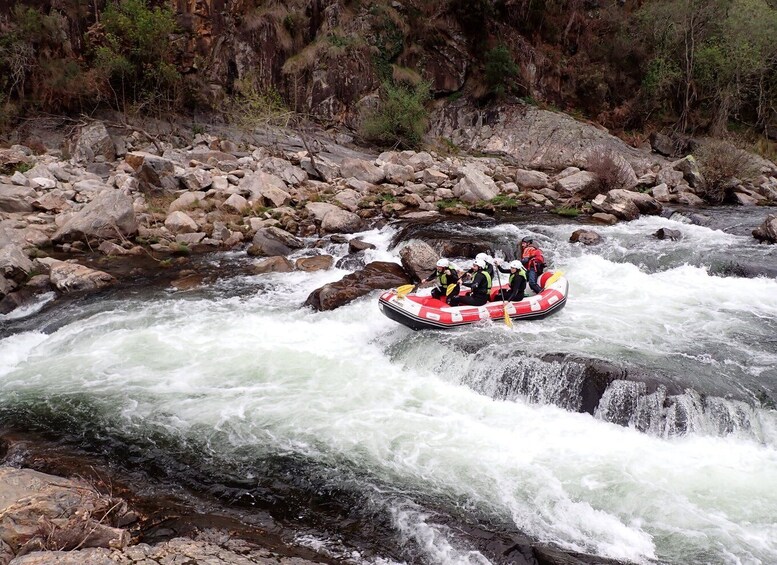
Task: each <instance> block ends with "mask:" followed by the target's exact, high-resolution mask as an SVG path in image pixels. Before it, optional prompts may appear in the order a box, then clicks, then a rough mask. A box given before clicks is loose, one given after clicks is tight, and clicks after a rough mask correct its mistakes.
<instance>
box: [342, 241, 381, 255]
mask: <svg viewBox="0 0 777 565" xmlns="http://www.w3.org/2000/svg"><path fill="white" fill-rule="evenodd" d="M367 249H375V246H374V245H373V244H372V243H367V242H366V241H362V240H361V239H358V238H353V239H351V240H349V241H348V251H349V253H358V252H359V251H365V250H367Z"/></svg>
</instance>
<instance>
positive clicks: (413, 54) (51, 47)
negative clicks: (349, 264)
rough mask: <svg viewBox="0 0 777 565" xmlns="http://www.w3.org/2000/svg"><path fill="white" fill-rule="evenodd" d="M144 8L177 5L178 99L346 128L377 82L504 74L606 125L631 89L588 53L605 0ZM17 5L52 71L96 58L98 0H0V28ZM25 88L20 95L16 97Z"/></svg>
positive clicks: (511, 82)
mask: <svg viewBox="0 0 777 565" xmlns="http://www.w3.org/2000/svg"><path fill="white" fill-rule="evenodd" d="M148 4H149V5H157V6H158V5H161V6H167V7H171V8H173V10H174V12H175V15H176V20H177V22H178V27H179V30H178V32H177V33H175V34H174V38H173V41H172V48H173V50H174V51H175V54H174V55H171V57H172V58H174V60H175V66H176V67H177V69H178V71H179V72H180V73H181V74H182V75H183V76H184V78H185V81H186V83H187V91H188V92H189V93H191V96H189V97H188V98H187V100H188V101H187V103H186V105H188V106H193V105H195V104H196V105H202V106H209V107H212V108H219V107H220V105H221V103H222V102H223V101H224V100H225V99H226V98H227V97H228V96H230V95H231V94H232V93H234V92H235V90H240V88H241V85H242V84H245V83H247V82H248V83H251V84H253V85H255V86H258V87H259V88H260V89H265V90H270V89H271V90H273V91H277V92H278V93H280V94H281V96H282V97H283V99H284V100H285V101H286V103H287V104H288V105H289V106H291V107H292V108H293V109H295V110H297V111H300V112H304V113H308V114H312V115H314V116H315V117H317V118H319V119H322V120H325V121H335V122H340V123H345V124H348V125H350V126H353V125H355V124H356V123H357V121H358V117H359V114H360V112H361V110H362V108H363V107H365V106H370V105H372V104H373V103H374V98H375V96H376V94H377V91H378V89H379V87H380V85H381V83H382V82H383V81H385V80H388V79H393V80H394V81H395V82H405V83H408V84H413V83H416V82H418V81H420V80H424V81H426V82H428V84H429V85H430V90H431V93H432V95H433V96H434V97H435V98H437V99H441V98H444V97H447V96H456V97H457V96H458V95H459V94H460V93H461V94H467V95H470V96H472V97H473V98H474V99H476V100H480V101H484V100H488V99H489V97H491V96H492V95H493V92H494V83H495V81H496V82H500V81H504V85H503V86H506V87H507V89H506V90H507V92H509V93H510V94H514V95H517V96H522V97H526V98H527V99H533V100H537V101H541V102H544V103H548V104H552V105H554V106H556V107H558V108H559V109H561V110H570V109H573V108H582V109H583V111H584V113H585V114H586V115H587V116H588V117H590V118H594V119H599V121H603V122H604V123H605V125H610V124H607V120H608V119H611V118H613V117H616V118H617V117H618V112H619V111H622V106H623V104H624V102H626V101H627V100H628V97H629V96H630V95H633V92H634V90H635V89H632V88H630V83H629V78H628V77H627V76H625V75H623V73H621V74H618V73H610V72H607V71H606V69H605V65H604V63H601V62H597V61H599V60H601V59H602V58H604V57H605V54H603V53H602V50H603V49H604V47H603V46H602V44H601V41H598V39H597V38H600V37H601V35H602V34H607V33H610V34H612V26H610V28H608V27H607V25H605V24H603V23H602V22H605V23H606V22H610V23H612V22H613V21H615V19H617V17H620V18H623V17H624V16H623V14H625V12H624V11H623V10H620V8H618V6H616V5H615V4H613V5H612V6H609V7H602V6H599V4H598V3H588V2H585V1H583V0H575V1H572V2H566V3H561V4H564V5H563V6H562V5H561V4H559V5H556V4H557V3H548V2H544V3H543V2H539V3H538V2H528V1H525V0H499V1H496V2H492V1H490V0H472V1H465V0H432V1H429V0H403V1H398V0H393V1H392V0H377V1H372V2H366V1H361V0H289V1H285V2H280V1H275V0H168V1H166V2H165V1H164V0H160V1H152V0H149V2H148ZM539 4H542V6H541V7H539V8H538V7H537V6H538V5H539ZM589 4H590V5H589ZM546 5H547V6H546ZM20 6H24V7H29V8H33V9H34V10H36V11H38V12H40V14H41V15H42V17H43V18H44V22H45V24H46V25H47V26H52V25H57V26H59V28H60V29H59V32H61V33H62V34H63V36H64V37H66V38H67V40H63V41H61V42H58V43H57V42H53V43H52V42H49V44H48V45H44V44H45V38H39V39H38V41H39V42H40V44H38V45H35V46H34V50H35V52H36V53H37V54H38V56H39V55H40V54H41V53H44V52H48V53H49V54H50V53H52V52H54V51H57V52H58V53H56V57H57V58H56V59H55V60H56V61H59V62H58V63H57V64H56V65H54V67H59V68H64V65H63V64H61V62H62V61H64V62H66V63H68V64H71V63H74V62H77V65H79V66H81V67H82V68H83V69H89V68H90V65H93V64H95V62H94V60H95V55H94V53H95V51H94V47H95V45H96V43H95V41H94V39H95V37H99V36H100V34H101V33H102V29H101V17H102V16H103V15H104V12H105V10H106V6H107V4H106V2H105V0H96V1H95V2H83V1H79V0H37V1H36V0H27V1H26V2H8V1H7V0H0V31H2V30H3V29H4V26H5V29H10V28H9V27H8V26H9V22H11V20H13V17H14V10H15V9H18V8H19V7H20ZM618 10H620V12H617V11H618ZM614 14H615V15H614ZM618 14H620V15H618ZM614 18H615V19H614ZM17 20H18V17H17ZM52 22H54V23H52ZM17 27H18V22H17ZM62 46H65V47H66V48H65V47H62ZM0 48H2V46H1V45H0ZM496 48H499V49H506V53H507V55H506V56H507V57H508V61H507V63H503V64H507V65H508V66H509V68H511V69H512V70H511V71H510V73H509V76H507V75H505V76H500V75H499V72H500V71H499V68H497V73H496V76H494V72H493V71H492V72H491V75H490V76H489V75H488V70H487V61H488V57H489V53H490V52H493V51H494V49H496ZM90 49H91V51H90ZM612 49H617V46H613V47H612ZM1 56H2V53H0V58H1ZM8 61H10V59H8ZM8 61H7V63H8ZM8 65H10V63H8ZM0 66H2V61H1V60H0ZM9 68H10V67H9ZM603 69H604V70H603ZM50 74H51V73H50ZM52 76H54V75H52ZM65 78H66V77H65ZM615 80H618V81H620V82H619V83H618V85H615V84H614V82H613V81H615ZM30 82H32V81H28V83H30ZM37 82H38V84H39V87H38V88H39V90H42V91H44V92H47V89H50V88H53V87H51V86H50V85H51V84H53V83H54V82H56V81H54V80H50V79H49V78H48V77H47V75H45V73H44V74H43V77H42V78H39V79H38V81H37ZM74 83H76V84H78V85H83V84H86V81H82V80H78V81H74ZM610 83H613V84H610ZM6 86H8V85H6ZM17 87H18V85H17ZM72 90H73V89H72V88H70V87H66V88H64V90H63V92H64V93H69V94H71V95H72ZM86 94H87V93H79V96H81V97H82V98H85V97H86ZM26 97H27V93H26V92H25V93H22V92H20V93H19V94H18V98H26ZM52 97H53V98H56V95H53V96H49V98H52ZM44 98H45V97H44ZM111 98H113V93H111V92H107V93H103V95H102V99H103V100H106V99H107V100H110V99H111ZM79 100H81V98H79ZM81 110H83V108H81Z"/></svg>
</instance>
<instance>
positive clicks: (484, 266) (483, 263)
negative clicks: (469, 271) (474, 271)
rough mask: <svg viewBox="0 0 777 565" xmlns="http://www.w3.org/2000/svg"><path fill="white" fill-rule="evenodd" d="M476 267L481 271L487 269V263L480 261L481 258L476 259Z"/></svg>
mask: <svg viewBox="0 0 777 565" xmlns="http://www.w3.org/2000/svg"><path fill="white" fill-rule="evenodd" d="M475 265H477V266H478V267H480V268H481V269H485V268H486V262H485V261H484V260H483V259H480V258H477V259H475Z"/></svg>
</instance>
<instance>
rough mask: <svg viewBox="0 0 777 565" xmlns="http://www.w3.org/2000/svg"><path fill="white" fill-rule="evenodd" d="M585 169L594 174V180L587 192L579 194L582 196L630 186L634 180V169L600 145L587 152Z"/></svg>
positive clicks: (586, 196)
mask: <svg viewBox="0 0 777 565" xmlns="http://www.w3.org/2000/svg"><path fill="white" fill-rule="evenodd" d="M586 170H587V171H589V172H591V173H593V174H594V175H596V182H595V183H594V184H593V185H592V186H591V187H590V189H589V191H588V194H585V195H583V194H581V195H580V196H582V197H584V198H590V197H592V196H596V195H597V194H602V193H604V192H609V191H610V190H615V189H619V188H631V187H630V185H631V184H632V181H633V180H634V171H632V170H631V168H630V167H629V165H628V163H626V162H625V161H624V160H623V159H622V158H619V156H618V155H616V154H615V153H613V152H612V151H611V150H610V149H607V148H606V147H603V146H601V145H599V146H596V147H594V148H593V149H592V150H591V151H590V152H589V153H588V155H587V158H586Z"/></svg>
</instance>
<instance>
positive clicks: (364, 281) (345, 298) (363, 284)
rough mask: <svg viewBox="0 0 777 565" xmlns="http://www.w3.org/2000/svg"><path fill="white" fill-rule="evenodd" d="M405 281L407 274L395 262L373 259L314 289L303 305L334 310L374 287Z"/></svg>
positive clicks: (392, 286) (400, 283)
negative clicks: (355, 269) (359, 268)
mask: <svg viewBox="0 0 777 565" xmlns="http://www.w3.org/2000/svg"><path fill="white" fill-rule="evenodd" d="M407 282H408V280H407V275H406V274H405V272H404V270H402V267H400V266H399V265H397V264H396V263H386V262H381V261H375V262H373V263H370V264H369V265H367V266H366V267H364V269H362V270H361V271H358V272H356V273H351V274H350V275H346V276H345V277H343V278H342V279H341V280H339V281H337V282H334V283H329V284H326V285H324V286H322V287H321V288H318V289H316V290H314V291H313V292H312V293H311V294H310V296H308V299H307V300H306V301H305V305H306V306H311V307H312V308H313V309H314V310H319V311H322V310H334V309H335V308H339V307H340V306H342V305H344V304H347V303H349V302H351V301H352V300H355V299H357V298H359V297H360V296H364V295H365V294H368V293H369V292H372V291H373V290H375V289H383V288H394V287H397V286H400V285H403V284H405V283H407Z"/></svg>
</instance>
